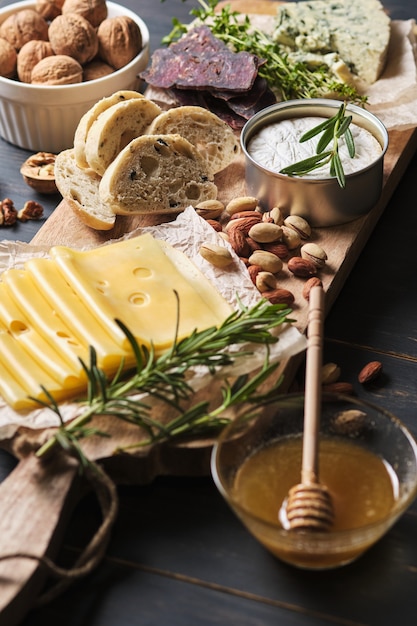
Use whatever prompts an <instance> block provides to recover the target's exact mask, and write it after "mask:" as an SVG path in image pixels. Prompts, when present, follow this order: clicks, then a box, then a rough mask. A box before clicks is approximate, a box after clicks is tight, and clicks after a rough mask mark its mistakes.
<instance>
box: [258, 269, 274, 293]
mask: <svg viewBox="0 0 417 626" xmlns="http://www.w3.org/2000/svg"><path fill="white" fill-rule="evenodd" d="M255 285H256V287H257V288H258V290H259V291H260V292H261V293H262V292H263V291H271V290H273V289H277V288H278V279H277V277H276V276H275V274H273V273H272V272H265V271H260V272H258V273H257V275H256V281H255Z"/></svg>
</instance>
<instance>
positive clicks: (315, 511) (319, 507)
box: [285, 286, 334, 532]
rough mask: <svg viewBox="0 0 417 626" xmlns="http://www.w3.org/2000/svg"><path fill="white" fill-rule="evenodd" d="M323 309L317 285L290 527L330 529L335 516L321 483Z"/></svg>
mask: <svg viewBox="0 0 417 626" xmlns="http://www.w3.org/2000/svg"><path fill="white" fill-rule="evenodd" d="M323 310H324V292H323V289H322V287H321V286H317V287H313V289H311V291H310V306H309V312H308V327H307V356H306V382H305V399H304V435H303V456H302V468H301V483H300V484H298V485H295V486H294V487H292V488H291V489H290V490H289V492H288V497H287V499H286V504H285V506H286V511H285V515H286V518H287V526H288V527H289V529H290V530H298V531H317V532H320V531H328V530H330V528H331V526H332V524H333V519H334V511H333V502H332V499H331V495H330V493H329V491H328V490H327V488H326V486H325V485H323V484H321V483H320V482H319V462H318V439H319V428H320V411H321V367H322V349H323V317H324V313H323Z"/></svg>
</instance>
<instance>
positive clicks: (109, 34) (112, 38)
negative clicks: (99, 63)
mask: <svg viewBox="0 0 417 626" xmlns="http://www.w3.org/2000/svg"><path fill="white" fill-rule="evenodd" d="M97 34H98V41H99V56H100V57H101V58H102V59H103V61H105V62H106V63H108V64H109V65H111V66H112V67H114V69H116V70H118V69H120V68H121V67H123V66H124V65H126V64H127V63H129V62H130V61H131V60H132V59H134V58H135V56H137V55H138V54H139V52H140V51H141V50H142V33H141V32H140V28H139V26H138V25H137V24H136V22H135V21H134V20H133V19H132V18H130V17H128V16H125V15H122V16H118V17H108V18H107V19H105V20H104V21H103V22H102V23H101V24H100V26H99V27H98V30H97Z"/></svg>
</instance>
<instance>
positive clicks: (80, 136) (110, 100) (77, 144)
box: [74, 90, 144, 168]
mask: <svg viewBox="0 0 417 626" xmlns="http://www.w3.org/2000/svg"><path fill="white" fill-rule="evenodd" d="M131 98H144V96H143V95H142V94H141V93H139V92H138V91H128V90H127V91H116V92H115V93H114V94H112V95H111V96H107V97H106V98H102V99H101V100H99V101H98V102H96V104H95V105H94V106H92V107H91V109H89V110H88V111H87V112H86V113H84V115H83V116H82V118H81V119H80V121H79V123H78V126H77V128H76V130H75V134H74V149H75V160H76V162H77V165H78V167H86V168H88V163H87V160H86V158H85V141H86V139H87V134H88V131H89V130H90V128H91V126H92V125H93V122H95V121H96V119H97V118H98V116H99V115H100V114H101V113H103V111H106V110H107V109H109V108H110V107H111V106H113V105H114V104H118V103H119V102H125V101H126V100H130V99H131Z"/></svg>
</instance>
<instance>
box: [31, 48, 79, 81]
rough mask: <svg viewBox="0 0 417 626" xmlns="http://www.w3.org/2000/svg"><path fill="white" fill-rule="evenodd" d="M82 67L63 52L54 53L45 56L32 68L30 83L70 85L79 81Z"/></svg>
mask: <svg viewBox="0 0 417 626" xmlns="http://www.w3.org/2000/svg"><path fill="white" fill-rule="evenodd" d="M82 79H83V68H82V67H81V65H80V64H79V63H78V61H76V60H75V59H73V58H72V57H69V56H68V55H65V54H56V55H53V56H51V57H45V58H44V59H42V60H41V61H39V63H37V64H36V65H35V67H34V68H33V70H32V80H31V82H32V84H34V85H72V84H73V83H81V82H82Z"/></svg>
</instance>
